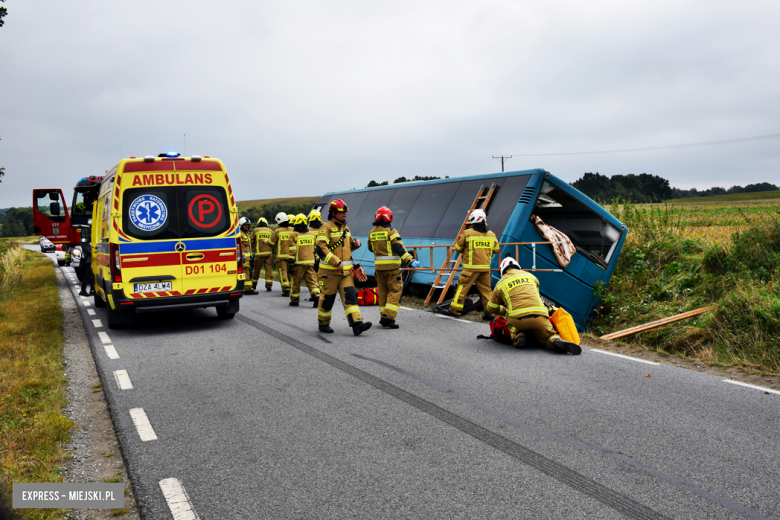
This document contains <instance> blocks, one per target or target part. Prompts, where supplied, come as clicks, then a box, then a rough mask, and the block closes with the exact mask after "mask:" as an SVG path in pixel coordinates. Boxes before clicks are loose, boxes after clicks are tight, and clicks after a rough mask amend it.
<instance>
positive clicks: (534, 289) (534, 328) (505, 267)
mask: <svg viewBox="0 0 780 520" xmlns="http://www.w3.org/2000/svg"><path fill="white" fill-rule="evenodd" d="M487 309H488V311H489V312H491V313H492V314H503V315H505V316H506V324H507V325H508V326H509V332H510V333H511V335H512V343H513V344H514V346H515V347H517V348H520V347H523V346H525V343H526V336H525V335H526V332H530V333H531V334H533V335H534V338H536V341H538V342H539V343H541V344H542V345H544V346H545V347H547V348H549V349H553V350H559V351H562V352H568V353H570V354H575V355H576V354H579V353H580V352H582V349H581V348H580V346H579V345H577V344H576V343H572V342H570V341H565V340H563V339H561V337H560V336H559V335H558V333H557V332H555V329H554V328H553V326H552V324H551V323H550V319H549V313H548V312H549V311H548V309H547V306H545V305H544V302H542V299H541V297H540V296H539V280H538V279H537V278H536V277H535V276H534V275H532V274H531V273H529V272H526V271H522V270H521V269H520V264H518V263H517V262H516V261H515V259H514V258H512V257H510V256H507V257H506V258H504V260H503V261H502V262H501V279H500V280H499V281H498V283H497V284H496V288H495V289H494V290H493V292H492V293H491V294H490V300H489V301H488V304H487Z"/></svg>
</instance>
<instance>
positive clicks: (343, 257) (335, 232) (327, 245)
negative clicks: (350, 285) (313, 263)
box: [315, 219, 352, 271]
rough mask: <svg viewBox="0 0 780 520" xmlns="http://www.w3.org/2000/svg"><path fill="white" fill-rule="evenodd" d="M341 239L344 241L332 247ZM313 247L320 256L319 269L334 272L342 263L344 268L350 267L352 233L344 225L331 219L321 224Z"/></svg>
mask: <svg viewBox="0 0 780 520" xmlns="http://www.w3.org/2000/svg"><path fill="white" fill-rule="evenodd" d="M342 237H343V238H344V240H343V241H342V242H341V243H340V244H339V245H338V246H335V247H334V245H335V244H338V243H339V240H341V239H342ZM315 245H316V246H317V247H318V248H319V251H320V252H321V254H322V256H320V258H321V260H320V269H325V270H330V271H335V270H336V266H338V265H339V263H342V262H343V263H344V266H347V265H352V233H351V232H350V231H349V226H347V224H346V223H344V224H339V223H336V221H335V220H333V219H331V220H329V221H328V222H326V223H325V224H323V225H322V227H321V228H320V229H319V230H318V233H317V240H316V242H315ZM331 248H333V249H331ZM323 257H324V258H323Z"/></svg>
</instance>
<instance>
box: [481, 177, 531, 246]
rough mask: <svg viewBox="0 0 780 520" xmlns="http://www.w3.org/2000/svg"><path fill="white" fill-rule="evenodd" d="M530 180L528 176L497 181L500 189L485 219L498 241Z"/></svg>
mask: <svg viewBox="0 0 780 520" xmlns="http://www.w3.org/2000/svg"><path fill="white" fill-rule="evenodd" d="M530 178H531V176H530V175H517V176H514V177H508V178H507V179H506V180H504V179H499V180H500V181H501V188H500V189H499V190H498V193H497V194H496V196H495V198H494V199H493V203H492V204H491V205H490V210H489V211H488V218H487V221H488V229H490V230H491V231H493V233H495V234H496V236H497V237H498V238H499V239H500V238H501V235H502V234H503V233H504V228H505V227H506V223H507V222H508V221H509V217H511V216H512V212H513V211H514V210H515V208H516V207H517V201H518V200H520V195H521V194H522V193H523V189H524V188H525V186H526V184H528V180H529V179H530Z"/></svg>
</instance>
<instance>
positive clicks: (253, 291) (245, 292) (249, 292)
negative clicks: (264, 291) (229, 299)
mask: <svg viewBox="0 0 780 520" xmlns="http://www.w3.org/2000/svg"><path fill="white" fill-rule="evenodd" d="M244 294H260V293H259V292H257V291H255V290H254V289H252V290H251V291H244Z"/></svg>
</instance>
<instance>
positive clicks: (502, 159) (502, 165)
mask: <svg viewBox="0 0 780 520" xmlns="http://www.w3.org/2000/svg"><path fill="white" fill-rule="evenodd" d="M492 158H493V159H501V173H503V172H504V159H511V158H512V156H511V155H509V156H503V155H499V156H498V157H496V156H495V155H494V156H493V157H492Z"/></svg>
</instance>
